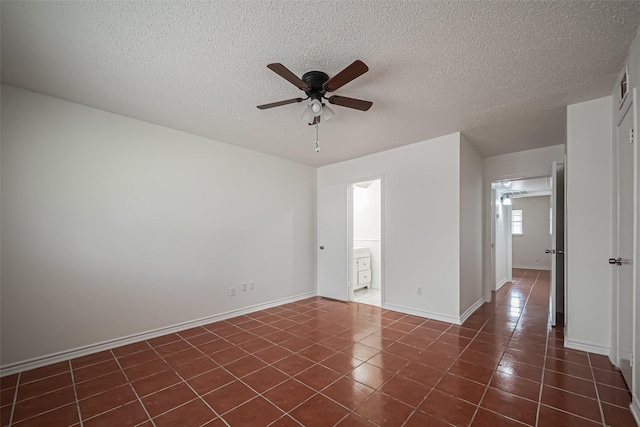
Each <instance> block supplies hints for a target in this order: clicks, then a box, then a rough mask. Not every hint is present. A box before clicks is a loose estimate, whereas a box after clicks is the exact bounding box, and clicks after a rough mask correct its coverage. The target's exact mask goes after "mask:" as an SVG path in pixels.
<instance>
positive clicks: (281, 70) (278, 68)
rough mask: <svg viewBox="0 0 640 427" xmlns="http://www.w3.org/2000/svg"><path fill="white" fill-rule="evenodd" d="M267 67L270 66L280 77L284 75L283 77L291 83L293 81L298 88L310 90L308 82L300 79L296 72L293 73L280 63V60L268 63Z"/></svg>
mask: <svg viewBox="0 0 640 427" xmlns="http://www.w3.org/2000/svg"><path fill="white" fill-rule="evenodd" d="M267 68H269V69H270V70H271V71H273V72H274V73H276V74H278V75H279V76H280V77H282V78H283V79H285V80H286V81H288V82H289V83H291V84H293V85H294V86H296V87H297V88H298V89H302V90H308V89H309V85H308V84H306V83H305V82H303V81H302V79H300V77H298V76H296V75H295V74H293V73H292V72H291V71H290V70H289V69H288V68H287V67H285V66H284V65H282V64H280V63H279V62H276V63H273V64H269V65H267Z"/></svg>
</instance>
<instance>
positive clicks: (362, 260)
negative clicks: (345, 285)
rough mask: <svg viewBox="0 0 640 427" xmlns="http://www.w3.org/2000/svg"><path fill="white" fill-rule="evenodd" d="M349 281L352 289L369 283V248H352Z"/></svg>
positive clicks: (367, 285)
mask: <svg viewBox="0 0 640 427" xmlns="http://www.w3.org/2000/svg"><path fill="white" fill-rule="evenodd" d="M352 272H353V273H352V275H351V283H353V290H354V291H355V290H356V289H360V288H365V287H369V286H370V285H371V250H370V249H369V248H353V264H352Z"/></svg>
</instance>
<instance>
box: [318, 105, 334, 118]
mask: <svg viewBox="0 0 640 427" xmlns="http://www.w3.org/2000/svg"><path fill="white" fill-rule="evenodd" d="M333 116H335V113H334V112H333V110H332V109H331V108H329V106H328V105H322V114H321V115H320V121H321V122H326V121H327V120H329V119H330V118H331V117H333Z"/></svg>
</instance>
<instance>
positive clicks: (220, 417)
mask: <svg viewBox="0 0 640 427" xmlns="http://www.w3.org/2000/svg"><path fill="white" fill-rule="evenodd" d="M205 329H206V328H205ZM180 339H182V340H183V341H184V342H186V343H187V344H189V345H191V346H192V347H193V348H195V349H196V350H198V351H199V352H200V353H201V354H203V355H204V356H205V357H207V358H209V360H211V361H212V362H214V363H216V364H217V365H218V367H219V368H223V369H224V367H223V366H222V365H220V364H219V363H218V362H216V361H214V360H213V359H211V358H210V357H209V355H206V354H204V353H203V352H202V351H201V350H200V349H198V348H196V347H195V346H194V345H193V344H191V343H190V342H188V341H187V340H185V339H184V338H183V337H181V336H180ZM223 339H224V338H223ZM176 342H177V341H176ZM227 342H228V341H227ZM151 349H152V350H153V351H154V352H155V353H156V354H157V355H158V357H159V358H160V359H162V360H164V358H163V357H162V356H161V355H160V353H158V351H157V350H156V348H155V347H153V346H151ZM165 363H166V360H165ZM187 363H188V362H187ZM167 366H169V368H171V370H172V371H173V372H174V373H175V374H176V375H177V376H178V377H179V378H180V379H181V380H182V383H184V384H185V385H186V386H187V387H189V390H191V391H192V392H193V393H194V394H195V395H196V396H197V397H196V398H195V399H191V400H189V401H187V402H184V403H182V404H181V405H178V406H175V407H173V408H171V409H169V410H168V411H165V412H162V413H161V414H158V415H157V416H158V417H159V416H161V415H164V414H166V413H168V412H171V411H173V410H174V409H177V408H180V407H182V406H184V405H186V404H188V403H191V402H194V401H196V400H200V401H201V402H202V403H204V404H205V405H206V406H207V408H209V409H211V411H213V413H214V414H216V416H217V417H218V418H219V419H220V420H221V421H222V422H223V423H225V425H227V426H229V423H227V420H225V419H224V418H222V415H221V414H219V413H218V411H216V410H215V409H213V408H212V407H211V406H210V405H209V403H208V402H207V401H206V400H204V399H203V398H202V396H201V395H200V393H198V392H197V391H195V390H194V389H193V387H191V384H189V383H188V382H187V380H185V379H184V377H183V376H182V375H181V374H180V373H179V372H177V371H176V370H175V369H174V368H173V366H171V365H169V364H168V363H167ZM214 369H218V368H214ZM214 369H211V371H213V370H214ZM211 371H206V372H211ZM225 371H226V372H227V373H228V374H230V375H232V376H234V377H235V375H233V374H232V373H231V372H229V371H228V370H227V369H225ZM206 372H203V374H204V373H206ZM196 376H197V375H196ZM178 384H180V383H178ZM229 384H230V383H229ZM175 385H176V384H172V385H170V386H169V387H165V388H164V389H162V390H165V389H167V388H170V387H173V386H175ZM226 385H227V384H224V385H222V386H220V387H219V388H218V389H220V388H222V387H224V386H226ZM132 388H133V387H132ZM218 389H216V390H218ZM134 391H135V389H134ZM159 391H161V390H158V391H156V392H155V393H157V392H159ZM212 391H213V390H212ZM151 394H153V393H151ZM136 395H137V393H136ZM250 400H253V398H252V399H250ZM246 402H248V401H245V402H243V403H242V404H244V403H246ZM140 404H141V405H142V406H143V407H144V404H143V403H142V400H141V401H140ZM238 406H239V405H238ZM146 410H147V409H146V408H145V411H146ZM147 414H148V412H147ZM149 419H151V416H149ZM151 421H152V422H153V420H152V419H151ZM210 421H211V420H209V421H206V422H205V424H206V423H208V422H210ZM154 425H155V423H154ZM203 425H204V424H203Z"/></svg>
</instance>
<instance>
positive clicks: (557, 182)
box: [549, 162, 565, 326]
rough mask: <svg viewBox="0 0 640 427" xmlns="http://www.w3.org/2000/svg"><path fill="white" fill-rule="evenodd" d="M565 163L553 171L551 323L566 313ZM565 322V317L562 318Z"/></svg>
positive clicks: (555, 166)
mask: <svg viewBox="0 0 640 427" xmlns="http://www.w3.org/2000/svg"><path fill="white" fill-rule="evenodd" d="M564 200H565V197H564V165H563V164H561V163H560V164H558V163H556V162H553V165H552V172H551V249H550V250H549V252H550V255H551V291H550V301H551V303H550V305H551V307H550V308H549V310H550V311H551V325H553V326H556V324H557V320H558V319H557V317H558V314H561V315H563V314H564V260H565V257H564V234H565V233H564V216H565V215H564ZM561 320H562V324H564V319H562V318H561Z"/></svg>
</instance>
